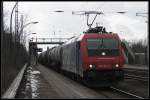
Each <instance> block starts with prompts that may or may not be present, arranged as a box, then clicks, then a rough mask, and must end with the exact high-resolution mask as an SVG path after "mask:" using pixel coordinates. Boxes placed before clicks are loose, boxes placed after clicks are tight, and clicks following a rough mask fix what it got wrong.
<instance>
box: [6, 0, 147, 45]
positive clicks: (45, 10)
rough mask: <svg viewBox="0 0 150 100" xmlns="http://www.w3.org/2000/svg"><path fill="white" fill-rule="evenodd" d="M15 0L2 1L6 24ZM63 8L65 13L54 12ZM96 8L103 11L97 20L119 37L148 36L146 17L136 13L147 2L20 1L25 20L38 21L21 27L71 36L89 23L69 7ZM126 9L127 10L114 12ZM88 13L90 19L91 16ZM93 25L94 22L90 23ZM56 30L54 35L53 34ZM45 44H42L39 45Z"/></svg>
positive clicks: (48, 34)
mask: <svg viewBox="0 0 150 100" xmlns="http://www.w3.org/2000/svg"><path fill="white" fill-rule="evenodd" d="M14 4H15V2H4V10H5V12H7V16H6V17H7V18H6V24H7V25H8V26H9V19H10V13H11V10H12V8H13V6H14ZM55 10H63V11H65V12H64V13H56V12H55V13H54V12H53V11H55ZM82 10H96V11H103V12H104V15H100V16H98V17H97V19H96V20H95V22H99V23H101V24H102V25H104V26H105V27H106V30H107V31H108V32H109V31H111V32H114V33H118V35H119V36H120V38H121V39H126V40H128V41H131V40H134V41H136V40H140V39H144V38H146V37H147V33H148V29H147V28H148V27H147V24H146V23H145V21H147V20H148V19H147V17H140V16H136V13H137V12H148V2H125V1H124V2H98V1H97V2H29V1H28V2H19V12H21V13H23V14H24V15H25V16H28V18H27V21H26V23H28V22H31V21H38V22H39V23H38V24H36V25H29V26H28V27H26V28H25V29H24V30H26V32H27V33H37V34H36V35H30V36H29V38H31V37H40V38H41V37H43V38H44V37H46V38H48V37H49V38H51V37H64V38H65V37H71V36H73V35H75V34H82V32H83V31H85V30H86V29H87V28H88V27H87V25H86V17H85V16H80V15H72V11H82ZM118 11H126V12H127V13H126V14H117V13H115V12H118ZM92 17H93V16H91V18H90V19H92ZM93 26H95V23H94V24H93ZM54 31H55V35H54ZM39 47H44V48H45V46H39Z"/></svg>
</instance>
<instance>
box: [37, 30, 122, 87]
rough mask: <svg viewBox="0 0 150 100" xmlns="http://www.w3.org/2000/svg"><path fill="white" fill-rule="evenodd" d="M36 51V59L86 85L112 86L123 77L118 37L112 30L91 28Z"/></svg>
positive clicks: (120, 47)
mask: <svg viewBox="0 0 150 100" xmlns="http://www.w3.org/2000/svg"><path fill="white" fill-rule="evenodd" d="M87 32H88V33H85V34H82V35H81V36H79V37H75V38H72V39H70V40H68V41H67V42H65V43H64V44H62V45H60V46H57V47H54V48H51V49H49V50H47V51H45V52H43V53H41V54H40V55H39V59H38V60H39V63H41V64H44V65H47V66H48V67H50V68H53V69H56V70H57V71H61V72H63V73H67V75H69V76H71V75H73V76H76V78H77V79H80V81H83V82H84V83H85V84H86V85H88V86H111V85H112V84H113V83H118V82H119V81H121V80H123V79H124V72H123V65H124V62H125V61H124V56H123V48H122V46H121V40H120V39H119V36H118V35H117V34H115V33H96V32H94V33H93V32H90V30H89V31H87Z"/></svg>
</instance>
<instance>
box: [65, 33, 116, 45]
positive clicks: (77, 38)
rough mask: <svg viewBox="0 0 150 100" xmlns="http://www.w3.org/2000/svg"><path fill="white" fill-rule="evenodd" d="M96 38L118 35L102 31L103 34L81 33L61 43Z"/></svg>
mask: <svg viewBox="0 0 150 100" xmlns="http://www.w3.org/2000/svg"><path fill="white" fill-rule="evenodd" d="M89 37H91V38H96V37H102V38H118V35H117V34H116V33H103V34H98V33H90V34H82V35H79V36H76V37H72V38H71V39H69V40H68V41H66V42H65V43H64V44H63V45H65V44H70V43H73V42H76V41H81V40H82V39H83V38H89Z"/></svg>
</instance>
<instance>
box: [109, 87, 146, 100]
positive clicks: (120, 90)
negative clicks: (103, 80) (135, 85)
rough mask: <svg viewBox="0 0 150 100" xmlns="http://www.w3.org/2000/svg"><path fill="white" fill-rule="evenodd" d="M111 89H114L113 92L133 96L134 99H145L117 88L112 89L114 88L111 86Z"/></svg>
mask: <svg viewBox="0 0 150 100" xmlns="http://www.w3.org/2000/svg"><path fill="white" fill-rule="evenodd" d="M110 88H111V89H113V90H116V91H118V92H121V93H124V94H126V95H130V96H132V97H136V98H138V99H144V98H143V97H140V96H137V95H135V94H132V93H129V92H126V91H123V90H120V89H118V88H115V87H112V86H111V87H110Z"/></svg>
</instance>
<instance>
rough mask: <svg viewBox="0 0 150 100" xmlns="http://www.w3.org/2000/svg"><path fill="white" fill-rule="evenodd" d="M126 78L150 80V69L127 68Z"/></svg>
mask: <svg viewBox="0 0 150 100" xmlns="http://www.w3.org/2000/svg"><path fill="white" fill-rule="evenodd" d="M124 71H125V78H127V79H134V80H139V81H145V82H147V81H148V80H149V75H148V70H139V69H128V68H125V69H124Z"/></svg>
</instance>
